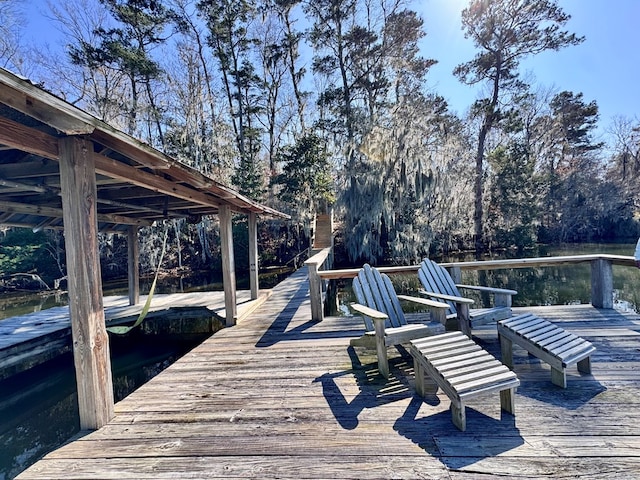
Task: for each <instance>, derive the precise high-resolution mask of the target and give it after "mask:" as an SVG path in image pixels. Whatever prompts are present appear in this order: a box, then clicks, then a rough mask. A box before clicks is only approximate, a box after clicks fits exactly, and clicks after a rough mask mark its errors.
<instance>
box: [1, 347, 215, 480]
mask: <svg viewBox="0 0 640 480" xmlns="http://www.w3.org/2000/svg"><path fill="white" fill-rule="evenodd" d="M204 338H205V336H203V337H202V338H200V339H195V340H192V341H190V342H177V341H175V340H172V341H170V342H169V341H163V340H162V339H159V338H158V337H151V336H146V337H145V336H143V335H133V336H132V338H130V337H127V338H117V337H116V338H114V337H111V340H110V347H111V353H112V355H111V356H112V372H113V385H114V397H115V400H116V401H119V400H121V399H122V398H124V397H126V396H127V395H128V394H129V393H131V392H132V391H134V390H135V389H136V388H138V387H139V386H140V385H142V384H144V383H145V382H147V381H148V380H149V379H151V378H152V377H154V376H155V375H157V374H158V373H159V372H161V371H162V370H164V369H165V368H166V367H167V366H169V365H170V364H171V363H172V362H173V361H175V360H176V359H178V358H179V357H181V356H182V355H184V354H185V353H186V352H187V351H189V350H190V349H191V348H193V346H195V345H196V344H198V343H200V342H201V341H202V340H204ZM79 431H80V419H79V416H78V397H77V393H76V381H75V371H74V368H73V357H72V355H71V354H67V355H63V356H60V357H58V358H57V359H55V360H52V361H50V362H48V363H46V364H43V365H40V366H38V367H35V368H33V369H31V370H29V371H28V372H23V373H22V374H19V375H16V376H14V377H12V378H9V379H6V380H4V381H1V382H0V480H6V479H10V478H14V477H15V476H16V475H17V474H18V473H20V472H21V471H23V470H24V469H25V468H27V467H28V466H30V465H32V464H33V463H34V462H35V461H37V460H38V459H39V458H41V457H42V456H44V455H45V454H46V453H48V452H49V451H51V450H53V449H55V448H56V447H58V446H59V445H61V444H62V443H64V442H65V441H66V440H67V439H69V438H70V437H72V436H73V435H75V434H76V433H78V432H79Z"/></svg>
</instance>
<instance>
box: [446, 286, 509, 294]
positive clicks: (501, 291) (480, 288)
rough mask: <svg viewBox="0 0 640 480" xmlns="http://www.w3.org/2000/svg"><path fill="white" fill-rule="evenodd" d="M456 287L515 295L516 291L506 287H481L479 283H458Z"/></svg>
mask: <svg viewBox="0 0 640 480" xmlns="http://www.w3.org/2000/svg"><path fill="white" fill-rule="evenodd" d="M456 287H458V288H466V289H469V290H478V291H481V292H489V293H497V294H502V295H516V294H517V293H518V292H517V291H516V290H509V289H508V288H494V287H481V286H479V285H458V284H456Z"/></svg>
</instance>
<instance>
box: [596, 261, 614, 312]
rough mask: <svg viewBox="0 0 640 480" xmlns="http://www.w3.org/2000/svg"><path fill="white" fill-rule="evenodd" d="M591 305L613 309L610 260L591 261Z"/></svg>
mask: <svg viewBox="0 0 640 480" xmlns="http://www.w3.org/2000/svg"><path fill="white" fill-rule="evenodd" d="M591 305H593V306H594V307H596V308H613V266H612V263H611V261H610V260H604V259H597V260H591Z"/></svg>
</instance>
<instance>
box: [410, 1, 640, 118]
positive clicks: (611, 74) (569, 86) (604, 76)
mask: <svg viewBox="0 0 640 480" xmlns="http://www.w3.org/2000/svg"><path fill="white" fill-rule="evenodd" d="M417 5H419V6H418V11H419V13H420V15H421V16H422V18H423V19H424V26H425V30H426V32H427V37H426V38H425V39H424V41H423V45H422V51H423V55H425V56H426V57H428V58H433V59H435V60H438V63H437V64H436V65H435V66H433V67H432V68H431V70H430V71H429V77H428V78H429V84H430V86H431V87H432V88H433V89H434V91H435V92H437V93H439V94H440V95H442V96H444V97H445V99H446V100H447V101H448V103H449V105H450V107H451V109H452V110H453V111H456V112H457V113H458V114H464V113H465V112H466V110H467V108H468V107H469V106H470V105H471V104H472V103H473V101H474V100H475V99H476V98H478V90H477V89H474V88H472V87H469V86H467V85H464V84H462V83H460V82H459V81H458V80H457V79H456V78H455V77H454V76H453V74H452V71H453V69H454V68H455V67H456V65H458V64H460V63H464V62H466V61H468V60H471V59H472V58H473V57H474V55H475V53H476V49H475V47H474V45H473V43H472V42H471V40H467V39H465V38H464V33H463V31H462V29H461V20H460V12H461V11H462V9H463V8H464V7H465V6H466V5H468V0H418V3H417ZM558 5H559V6H560V7H561V8H562V9H563V10H564V12H565V13H567V14H569V15H571V19H570V20H569V22H568V23H567V24H566V25H565V28H566V29H567V30H568V31H569V32H572V33H575V34H576V35H577V36H585V41H584V42H583V43H582V44H580V45H577V46H571V47H566V48H564V49H562V50H560V51H549V52H544V53H541V54H538V55H536V56H535V57H530V58H529V59H527V60H525V61H523V62H522V63H521V65H520V72H521V74H533V75H534V78H535V80H536V83H537V84H539V85H542V86H545V87H549V88H554V90H555V89H557V90H558V92H560V91H564V90H567V91H570V92H573V93H576V94H577V93H582V94H583V100H584V101H585V102H586V103H588V102H591V101H592V100H595V101H596V103H597V104H598V107H599V111H600V128H603V127H604V128H606V127H607V126H608V125H610V124H611V121H612V118H613V117H615V116H624V117H628V118H631V119H637V120H640V88H639V85H640V28H639V27H638V22H639V21H640V0H559V1H558Z"/></svg>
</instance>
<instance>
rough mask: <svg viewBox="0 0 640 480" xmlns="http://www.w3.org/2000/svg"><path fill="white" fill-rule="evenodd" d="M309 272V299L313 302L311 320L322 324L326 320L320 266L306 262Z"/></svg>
mask: <svg viewBox="0 0 640 480" xmlns="http://www.w3.org/2000/svg"><path fill="white" fill-rule="evenodd" d="M305 265H307V268H308V270H309V297H310V300H311V320H313V321H314V322H321V321H322V320H323V319H324V310H323V306H322V282H321V280H320V276H319V275H318V264H317V263H310V262H305Z"/></svg>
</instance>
